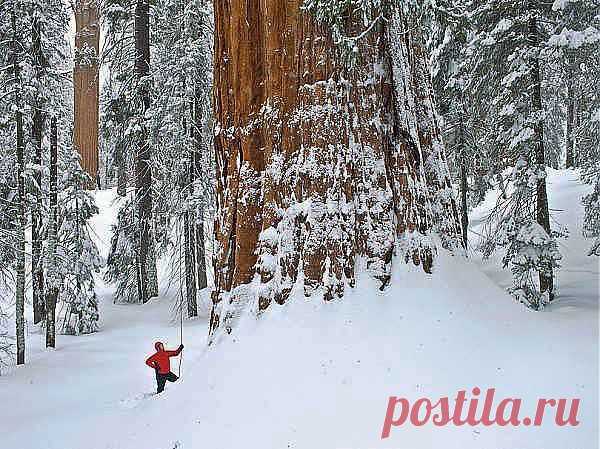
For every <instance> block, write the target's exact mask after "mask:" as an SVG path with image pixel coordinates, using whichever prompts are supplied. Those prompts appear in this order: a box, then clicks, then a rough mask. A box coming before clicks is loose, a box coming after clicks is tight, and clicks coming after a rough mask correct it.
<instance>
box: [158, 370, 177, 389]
mask: <svg viewBox="0 0 600 449" xmlns="http://www.w3.org/2000/svg"><path fill="white" fill-rule="evenodd" d="M177 379H179V377H177V376H176V375H175V374H173V373H171V372H168V373H166V374H161V373H159V372H158V370H156V385H157V389H156V392H157V393H162V392H163V391H164V389H165V383H167V380H168V381H169V382H175V381H176V380H177Z"/></svg>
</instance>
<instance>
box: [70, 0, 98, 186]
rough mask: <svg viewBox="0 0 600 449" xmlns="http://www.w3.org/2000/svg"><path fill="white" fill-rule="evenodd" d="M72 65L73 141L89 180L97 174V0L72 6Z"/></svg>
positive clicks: (93, 183)
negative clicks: (73, 16)
mask: <svg viewBox="0 0 600 449" xmlns="http://www.w3.org/2000/svg"><path fill="white" fill-rule="evenodd" d="M75 25H76V34H75V49H76V53H75V68H74V70H73V87H74V120H75V124H74V130H73V141H74V145H75V148H76V149H77V151H78V152H79V155H80V157H81V167H82V168H83V169H84V170H85V172H86V173H87V174H88V175H89V176H90V178H91V179H92V180H91V182H90V184H89V185H88V186H87V187H88V188H90V189H93V188H94V187H95V185H96V182H97V177H98V104H99V83H98V81H99V80H98V50H99V45H100V27H99V24H98V5H97V0H77V2H76V5H75Z"/></svg>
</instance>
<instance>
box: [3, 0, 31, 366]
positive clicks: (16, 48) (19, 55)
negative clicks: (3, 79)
mask: <svg viewBox="0 0 600 449" xmlns="http://www.w3.org/2000/svg"><path fill="white" fill-rule="evenodd" d="M3 6H4V7H5V8H6V12H5V15H6V16H7V17H10V24H11V25H10V34H9V36H7V40H8V42H10V70H7V71H5V72H6V73H7V75H8V77H9V80H10V82H9V83H8V84H9V86H10V87H9V88H10V90H11V93H12V95H11V97H12V98H11V112H12V115H13V117H14V121H15V125H14V128H13V129H14V132H15V140H14V145H15V154H16V162H17V164H16V165H17V167H16V178H17V180H16V181H17V182H16V184H17V191H16V196H15V197H14V200H15V202H16V213H15V217H14V218H15V220H14V223H13V228H14V229H15V236H14V237H15V238H14V241H15V242H16V243H15V255H16V258H15V272H16V283H15V305H16V307H15V309H16V310H15V320H16V337H17V365H22V364H24V363H25V226H26V218H25V209H26V198H25V131H24V127H23V109H22V108H23V82H22V74H21V73H22V65H23V64H24V60H25V57H26V53H25V49H26V48H27V46H26V44H25V36H26V34H25V26H26V20H27V17H28V15H27V14H26V9H25V5H24V4H23V3H22V2H20V1H17V0H13V1H11V2H5V3H4V4H3Z"/></svg>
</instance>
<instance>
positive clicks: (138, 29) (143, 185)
mask: <svg viewBox="0 0 600 449" xmlns="http://www.w3.org/2000/svg"><path fill="white" fill-rule="evenodd" d="M135 74H136V78H137V83H138V85H137V89H138V93H139V97H140V98H139V101H140V102H141V104H140V107H141V110H140V111H139V119H140V121H141V123H140V126H141V128H142V130H141V132H140V136H139V141H138V147H137V151H136V155H135V156H136V166H135V175H136V182H135V187H136V207H137V220H138V221H137V224H138V229H139V243H138V248H137V250H138V255H137V260H138V264H139V266H138V273H139V280H138V282H139V284H138V290H139V293H140V299H141V301H142V302H143V303H146V302H147V301H148V300H149V299H150V298H151V297H153V296H156V295H157V294H158V292H157V291H156V285H155V283H156V279H155V278H156V260H155V255H154V236H153V227H152V168H151V149H150V145H149V143H148V135H147V130H146V125H145V123H144V121H145V115H146V111H147V110H148V108H149V107H150V80H149V75H150V16H149V3H148V0H137V4H136V8H135Z"/></svg>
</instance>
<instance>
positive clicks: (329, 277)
mask: <svg viewBox="0 0 600 449" xmlns="http://www.w3.org/2000/svg"><path fill="white" fill-rule="evenodd" d="M301 6H302V2H301V1H299V0H292V1H288V2H286V3H285V5H284V4H283V2H278V1H275V0H267V1H262V2H259V1H258V0H250V1H241V0H231V1H226V2H218V3H216V4H215V61H214V85H215V88H214V111H215V117H216V123H215V154H216V169H217V215H216V219H215V240H216V251H215V255H214V260H213V263H214V271H215V290H214V291H213V310H212V314H211V326H210V329H211V332H214V331H215V330H216V329H217V328H218V327H220V326H221V327H224V328H225V329H226V330H229V329H230V328H231V327H232V326H233V325H234V323H235V320H236V318H237V317H238V316H239V314H240V313H241V311H242V310H244V309H245V308H246V307H247V306H250V307H253V308H254V309H255V311H256V312H259V311H260V310H263V309H265V308H267V307H268V306H269V305H270V304H271V303H272V302H273V301H275V302H277V303H283V302H284V301H285V300H286V299H287V297H288V296H289V294H290V292H291V289H292V287H293V286H294V285H295V284H296V283H298V282H302V283H303V287H304V293H305V295H307V296H309V295H312V294H319V293H321V294H322V295H323V298H324V299H325V300H331V299H333V298H336V297H341V296H342V295H343V293H344V287H345V284H346V283H348V284H349V285H350V286H353V285H354V277H355V265H356V258H357V256H362V257H365V258H366V261H367V267H368V269H369V271H370V272H371V273H372V275H373V276H374V277H375V278H376V279H377V280H378V281H379V282H380V286H381V288H382V289H383V288H385V286H386V285H387V284H388V283H389V281H390V277H391V275H390V273H391V264H392V259H393V254H394V252H395V251H399V252H400V256H401V257H403V258H405V259H406V260H412V261H413V262H414V263H415V264H418V265H422V267H423V269H424V270H425V271H427V272H430V271H431V266H432V263H433V256H434V254H435V251H436V249H435V245H434V244H433V242H432V240H431V239H430V238H429V231H430V230H432V229H433V230H435V231H437V233H438V234H440V235H442V236H443V237H444V238H443V239H442V242H443V244H444V246H451V244H450V242H453V241H457V242H458V241H459V240H460V237H459V236H460V225H459V223H458V216H457V211H456V206H455V204H454V199H453V197H452V193H451V189H450V186H449V177H448V169H447V166H446V161H445V156H444V151H443V145H442V142H441V137H440V133H439V128H438V126H437V118H436V115H435V110H434V103H433V97H432V93H431V86H430V80H429V75H428V70H427V66H426V59H425V54H424V47H423V46H422V45H421V44H420V37H419V36H418V31H416V30H415V29H414V28H412V27H411V28H408V27H407V26H406V21H405V20H404V18H403V17H402V15H401V12H400V11H394V13H393V18H394V20H393V25H389V26H387V27H386V25H385V24H384V21H383V20H381V21H379V22H380V23H377V24H373V25H374V26H372V27H371V26H370V27H369V28H370V29H369V31H368V32H365V28H366V27H365V25H363V24H362V22H361V21H360V20H358V18H356V19H355V18H350V19H349V20H348V30H349V31H350V32H352V33H353V34H355V35H359V34H361V33H363V32H364V33H363V34H364V36H363V37H362V38H361V39H357V45H358V49H359V51H360V58H359V61H358V62H357V63H356V64H355V65H354V66H352V67H348V66H346V65H345V64H342V62H341V60H340V57H339V54H338V51H337V48H336V46H335V44H334V42H333V40H332V36H331V32H330V30H329V29H328V28H327V26H326V25H324V24H321V23H318V22H317V21H316V20H315V18H314V17H313V16H312V15H311V14H310V13H308V12H306V11H304V10H303V9H301ZM390 27H391V29H390ZM401 36H405V37H406V36H408V37H406V38H402V37H401Z"/></svg>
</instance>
